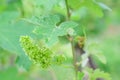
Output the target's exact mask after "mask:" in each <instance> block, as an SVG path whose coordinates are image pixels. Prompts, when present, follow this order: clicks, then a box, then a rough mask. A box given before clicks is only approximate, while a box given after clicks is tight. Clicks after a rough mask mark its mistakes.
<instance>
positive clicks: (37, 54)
mask: <svg viewBox="0 0 120 80" xmlns="http://www.w3.org/2000/svg"><path fill="white" fill-rule="evenodd" d="M20 43H21V46H22V47H23V49H24V51H25V53H26V55H28V56H29V58H30V60H32V61H33V62H34V63H39V64H40V65H41V67H42V68H47V67H49V66H50V65H51V62H52V51H51V50H50V49H49V48H46V47H42V48H39V47H38V46H37V45H36V44H35V43H34V42H33V40H32V39H31V38H30V37H28V36H21V37H20Z"/></svg>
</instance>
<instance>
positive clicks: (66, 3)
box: [65, 0, 78, 80]
mask: <svg viewBox="0 0 120 80" xmlns="http://www.w3.org/2000/svg"><path fill="white" fill-rule="evenodd" d="M65 5H66V17H67V21H69V20H70V16H71V15H70V9H69V6H68V0H65ZM69 39H70V42H71V47H72V55H73V66H74V69H75V80H77V73H78V68H77V65H76V55H75V51H74V41H73V37H71V36H69Z"/></svg>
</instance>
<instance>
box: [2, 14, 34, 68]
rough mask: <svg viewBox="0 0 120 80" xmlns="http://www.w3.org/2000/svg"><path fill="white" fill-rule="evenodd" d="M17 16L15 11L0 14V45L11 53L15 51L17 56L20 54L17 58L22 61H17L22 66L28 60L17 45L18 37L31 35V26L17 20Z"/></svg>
mask: <svg viewBox="0 0 120 80" xmlns="http://www.w3.org/2000/svg"><path fill="white" fill-rule="evenodd" d="M18 16H19V14H18V13H17V12H4V13H2V14H1V15H0V46H1V47H2V48H4V49H6V50H8V51H10V52H12V53H17V54H18V55H19V56H21V55H22V56H21V58H19V59H21V60H22V59H23V60H24V61H22V62H19V61H20V60H19V61H18V62H19V63H20V64H23V66H24V65H27V63H30V61H29V59H28V58H27V56H26V55H24V53H23V51H22V48H21V47H20V45H19V44H20V43H19V37H20V36H21V35H31V32H32V30H33V27H32V25H30V24H27V23H25V22H23V21H17V18H18ZM23 55H24V56H23ZM19 63H18V64H19ZM28 66H29V64H28ZM28 66H25V67H26V68H27V67H28Z"/></svg>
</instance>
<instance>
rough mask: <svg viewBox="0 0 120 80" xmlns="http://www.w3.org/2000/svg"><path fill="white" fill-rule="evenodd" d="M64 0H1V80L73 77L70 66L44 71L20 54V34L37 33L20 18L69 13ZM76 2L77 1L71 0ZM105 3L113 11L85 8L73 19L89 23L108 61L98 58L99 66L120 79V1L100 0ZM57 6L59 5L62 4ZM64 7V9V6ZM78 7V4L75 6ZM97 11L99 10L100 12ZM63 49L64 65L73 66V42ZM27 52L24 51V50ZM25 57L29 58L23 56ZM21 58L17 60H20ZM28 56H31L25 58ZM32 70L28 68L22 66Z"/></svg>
mask: <svg viewBox="0 0 120 80" xmlns="http://www.w3.org/2000/svg"><path fill="white" fill-rule="evenodd" d="M62 1H63V0H0V80H73V75H74V71H73V70H72V69H71V68H69V67H66V66H53V68H50V69H47V70H43V69H40V68H39V67H37V66H34V65H32V66H31V67H30V68H28V67H27V66H28V65H30V64H31V63H27V62H25V60H23V62H21V59H17V56H22V55H21V53H23V51H22V49H21V48H20V45H19V36H20V35H26V34H27V35H33V34H32V30H33V28H34V27H33V26H32V25H31V24H29V23H26V22H25V21H22V20H20V18H30V17H32V16H33V15H36V16H41V15H46V14H49V13H59V14H60V15H62V16H65V9H64V3H63V2H62ZM71 1H73V0H71ZM97 1H100V2H103V3H105V4H106V5H107V6H109V7H110V8H111V9H112V11H106V10H103V12H104V16H103V17H100V18H99V17H96V16H97V15H91V13H88V12H86V9H84V8H82V9H80V10H79V11H75V13H74V14H73V15H72V17H71V19H73V20H76V21H80V22H81V24H86V25H85V26H87V30H86V31H87V37H88V42H89V41H90V42H91V41H92V42H94V41H95V42H98V43H99V45H100V46H102V50H103V51H102V52H103V54H104V55H105V57H106V60H107V64H102V63H101V62H99V61H98V60H97V59H96V58H94V60H95V63H96V65H97V66H98V67H99V68H100V69H101V70H103V71H105V72H109V73H110V74H111V76H112V79H113V80H120V76H119V75H120V51H119V50H120V0H97ZM58 3H59V6H58V5H55V4H58ZM61 6H63V8H61ZM73 8H74V7H73ZM96 14H97V13H96ZM59 50H61V51H63V50H64V51H63V52H64V53H65V54H66V57H67V59H66V61H65V62H64V64H67V65H72V56H71V54H70V51H71V50H70V47H69V44H67V45H65V46H63V47H61V48H60V49H59ZM23 54H24V53H23ZM23 57H26V56H24V55H23ZM16 59H17V60H16ZM25 59H27V58H25ZM16 62H19V64H21V65H24V66H25V67H26V68H27V69H28V70H27V71H26V70H25V69H24V68H23V67H22V66H19V65H18V64H17V63H16Z"/></svg>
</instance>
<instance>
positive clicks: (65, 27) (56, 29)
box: [33, 15, 78, 46]
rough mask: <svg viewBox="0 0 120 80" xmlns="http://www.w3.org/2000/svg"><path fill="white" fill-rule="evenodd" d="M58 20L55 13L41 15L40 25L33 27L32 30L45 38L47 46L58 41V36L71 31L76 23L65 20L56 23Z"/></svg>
mask: <svg viewBox="0 0 120 80" xmlns="http://www.w3.org/2000/svg"><path fill="white" fill-rule="evenodd" d="M59 22H60V18H59V16H57V15H49V16H45V17H42V18H41V19H39V23H40V26H38V27H37V28H35V29H34V31H33V32H34V33H35V34H36V35H37V36H39V38H40V39H44V40H46V43H47V45H48V46H52V45H54V44H55V43H56V42H57V41H58V37H59V36H64V35H67V34H69V33H73V32H72V31H71V29H74V28H75V27H77V25H78V24H77V23H75V22H73V21H66V22H63V23H61V24H59V25H58V23H59ZM70 31H71V32H70Z"/></svg>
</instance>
